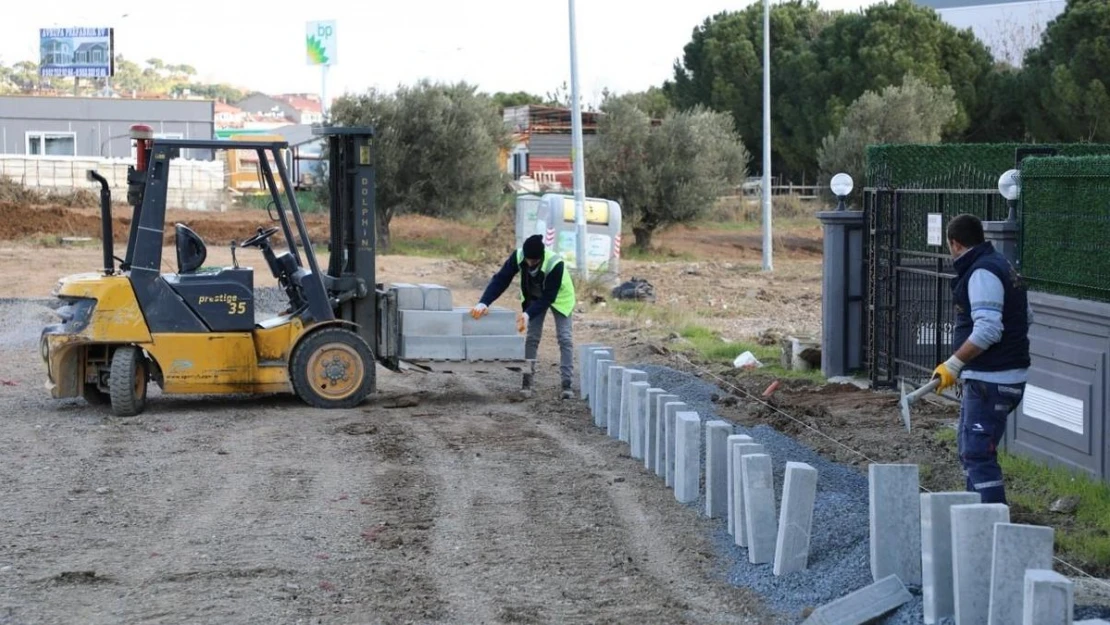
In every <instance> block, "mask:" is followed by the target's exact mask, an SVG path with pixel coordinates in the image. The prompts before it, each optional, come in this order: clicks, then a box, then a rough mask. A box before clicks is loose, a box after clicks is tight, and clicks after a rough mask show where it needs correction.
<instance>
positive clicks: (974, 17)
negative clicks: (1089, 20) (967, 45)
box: [916, 0, 1068, 66]
mask: <svg viewBox="0 0 1110 625" xmlns="http://www.w3.org/2000/svg"><path fill="white" fill-rule="evenodd" d="M916 2H917V4H920V5H921V6H926V7H929V8H932V9H934V10H936V12H937V14H938V15H940V17H941V19H943V20H944V21H945V22H947V23H949V24H951V25H953V26H955V27H956V28H959V29H961V30H962V29H965V28H970V29H971V30H972V32H974V33H975V36H976V37H978V38H979V40H980V41H982V42H983V43H984V44H986V45H987V46H988V47H989V48H990V49H991V51H992V52H993V53H994V57H995V58H996V59H998V60H999V61H1003V62H1006V63H1010V64H1011V65H1014V66H1019V65H1021V61H1022V58H1023V57H1024V56H1025V51H1026V50H1028V49H1029V48H1035V47H1037V46H1038V45H1040V43H1041V34H1042V33H1044V29H1045V27H1046V26H1048V23H1049V22H1051V21H1052V20H1054V19H1055V18H1056V17H1057V16H1058V15H1060V13H1062V12H1063V10H1064V8H1065V7H1066V6H1067V4H1068V3H1067V0H916Z"/></svg>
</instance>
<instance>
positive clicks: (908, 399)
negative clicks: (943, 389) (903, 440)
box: [901, 378, 940, 432]
mask: <svg viewBox="0 0 1110 625" xmlns="http://www.w3.org/2000/svg"><path fill="white" fill-rule="evenodd" d="M938 385H940V378H934V379H932V380H931V381H930V382H929V383H928V384H926V385H925V386H922V387H921V388H919V389H917V390H916V391H914V392H912V393H910V394H908V395H907V394H906V381H905V380H902V404H901V405H902V423H905V424H906V431H907V432H909V431H910V404H913V403H914V402H916V401H917V400H918V399H921V396H922V395H924V394H926V393H929V392H931V391H934V390H936V388H937V386H938Z"/></svg>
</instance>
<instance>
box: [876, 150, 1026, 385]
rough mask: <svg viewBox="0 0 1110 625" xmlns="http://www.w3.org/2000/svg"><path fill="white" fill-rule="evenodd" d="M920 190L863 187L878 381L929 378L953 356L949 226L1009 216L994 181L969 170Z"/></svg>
mask: <svg viewBox="0 0 1110 625" xmlns="http://www.w3.org/2000/svg"><path fill="white" fill-rule="evenodd" d="M931 182H932V184H925V185H922V186H921V187H920V188H897V189H896V188H889V187H885V186H883V185H882V184H881V178H880V184H879V185H878V186H875V187H868V188H865V189H864V223H865V224H866V227H867V236H866V237H865V239H866V241H865V249H864V255H863V257H864V263H865V268H864V271H865V275H866V276H867V291H866V294H865V298H866V300H865V301H866V302H867V305H866V306H865V308H864V309H865V315H866V316H867V318H866V319H865V322H864V328H866V329H867V333H866V337H865V340H866V350H865V366H866V367H867V369H868V370H869V371H870V372H871V383H872V385H873V386H875V387H880V388H881V387H891V386H894V385H895V384H897V381H898V380H900V379H909V380H913V381H918V382H920V381H924V380H927V379H928V378H929V377H930V376H931V375H932V371H933V369H934V368H936V366H937V364H938V363H940V362H942V361H944V360H945V359H946V358H948V357H949V356H950V355H951V354H952V329H953V319H954V310H953V308H952V296H951V288H950V281H951V279H952V278H953V277H955V274H954V273H953V271H952V259H951V256H950V254H949V252H948V245H947V240H946V237H945V234H944V229H945V228H946V227H947V224H948V221H949V220H951V219H952V218H953V217H955V216H956V215H959V214H962V213H969V214H972V215H976V216H978V217H979V218H980V219H982V220H984V221H992V220H1001V219H1005V218H1006V213H1007V210H1008V209H1007V206H1006V202H1005V200H1004V199H1003V198H1002V196H1001V195H999V193H998V190H997V188H996V186H995V183H996V182H997V181H996V180H995V181H990V180H986V179H985V177H984V176H982V175H980V174H976V173H975V172H972V171H970V170H967V171H962V172H954V173H953V175H952V176H950V177H948V178H946V179H942V180H939V181H931Z"/></svg>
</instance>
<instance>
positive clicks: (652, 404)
mask: <svg viewBox="0 0 1110 625" xmlns="http://www.w3.org/2000/svg"><path fill="white" fill-rule="evenodd" d="M666 393H667V391H664V390H663V389H661V388H649V389H648V390H647V395H646V396H645V397H644V404H643V410H644V416H645V422H644V468H645V469H647V470H648V471H652V472H654V473H656V474H658V472H657V471H656V464H657V462H658V460H657V456H658V454H659V450H658V447H659V396H660V395H665V394H666Z"/></svg>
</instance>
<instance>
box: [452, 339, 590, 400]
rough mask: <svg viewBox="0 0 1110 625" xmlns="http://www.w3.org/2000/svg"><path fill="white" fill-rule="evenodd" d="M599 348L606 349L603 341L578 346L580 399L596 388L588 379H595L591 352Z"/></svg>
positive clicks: (586, 396)
mask: <svg viewBox="0 0 1110 625" xmlns="http://www.w3.org/2000/svg"><path fill="white" fill-rule="evenodd" d="M463 323H464V327H463V334H464V335H465V334H466V327H465V323H466V320H465V319H464V320H463ZM599 349H605V346H604V345H602V344H601V343H586V344H584V345H579V346H578V397H579V398H580V399H586V398H588V397H589V396H590V392H591V391H593V390H594V389H593V384H589V383H587V380H593V378H592V377H591V376H590V353H592V352H593V351H595V350H599Z"/></svg>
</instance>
